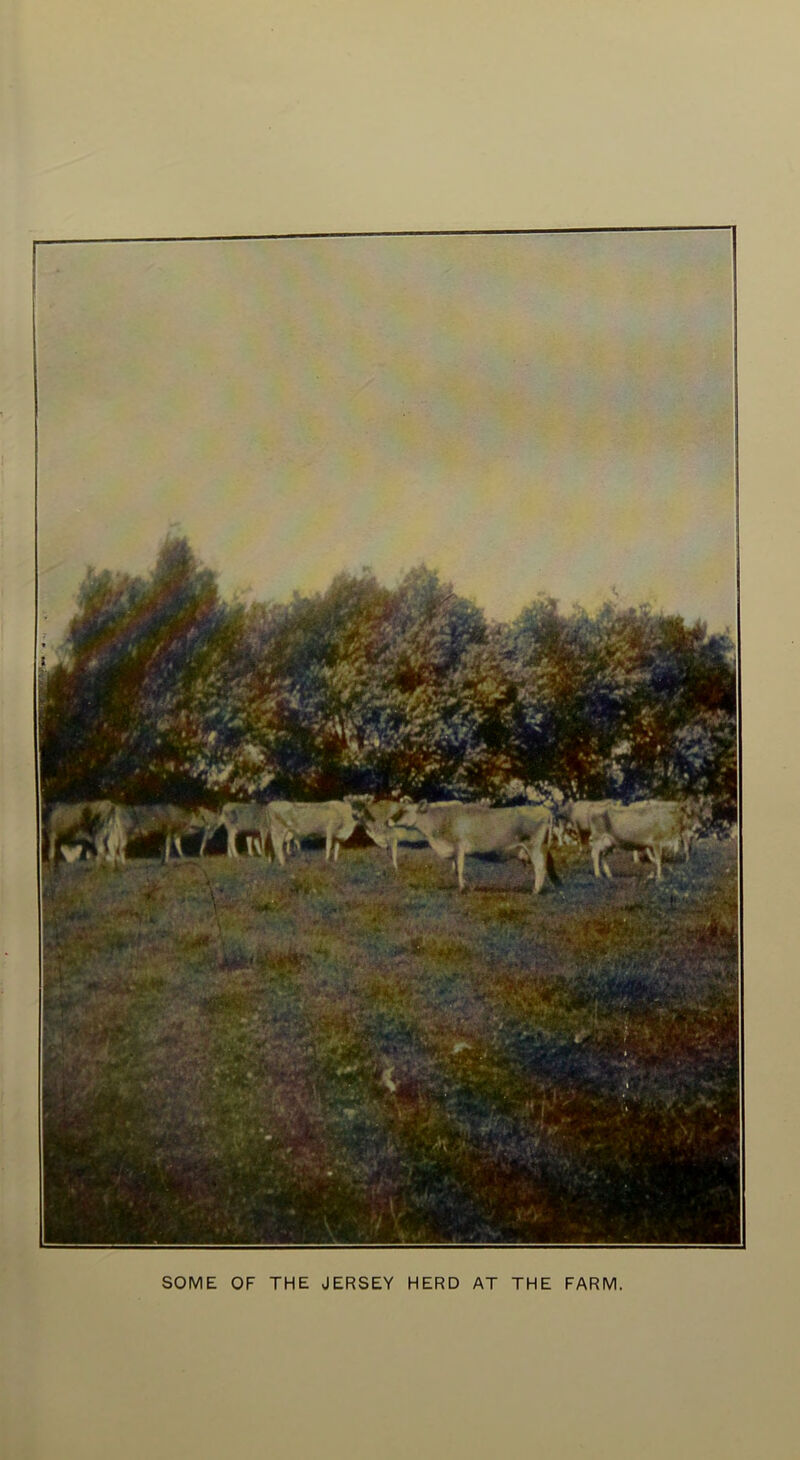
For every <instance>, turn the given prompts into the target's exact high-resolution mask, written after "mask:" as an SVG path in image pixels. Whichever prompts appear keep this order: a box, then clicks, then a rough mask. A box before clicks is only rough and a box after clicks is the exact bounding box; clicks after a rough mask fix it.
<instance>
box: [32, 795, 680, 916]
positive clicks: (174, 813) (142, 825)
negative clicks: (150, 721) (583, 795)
mask: <svg viewBox="0 0 800 1460" xmlns="http://www.w3.org/2000/svg"><path fill="white" fill-rule="evenodd" d="M707 822H708V810H707V808H705V807H704V806H703V805H702V803H699V802H697V801H694V800H690V799H686V800H683V801H659V800H650V801H635V802H633V803H631V804H630V805H627V806H626V805H623V804H622V803H620V802H616V801H565V802H563V803H562V804H561V805H560V806H558V807H557V808H554V807H551V806H547V805H539V804H534V805H530V804H529V805H524V806H485V805H476V804H474V803H472V802H461V801H439V802H428V801H419V802H416V803H411V802H408V801H401V800H375V799H371V798H366V797H365V798H356V797H353V798H352V799H351V800H343V801H321V802H319V801H300V802H290V801H270V802H267V803H262V802H245V803H239V802H230V803H229V804H228V805H227V806H224V807H223V808H222V810H221V811H211V810H208V809H207V808H205V807H195V808H193V809H191V810H187V809H186V808H185V807H181V806H172V805H151V806H123V805H120V804H118V803H116V802H113V801H82V802H55V803H53V804H51V805H50V806H48V807H47V808H46V810H45V814H44V833H45V837H46V839H47V850H48V857H49V861H50V863H51V865H53V866H54V865H55V863H56V858H57V855H58V852H59V849H60V850H61V853H62V855H63V856H64V858H65V860H67V861H74V860H75V859H77V858H78V857H80V856H94V857H95V858H96V859H97V862H98V863H102V862H105V863H110V864H111V865H115V866H122V865H124V863H125V860H126V850H127V848H128V846H129V845H130V844H132V843H135V842H136V841H142V840H144V839H146V838H152V837H156V836H157V837H158V838H159V839H160V840H161V841H162V843H163V846H162V861H164V862H166V861H168V860H169V856H170V852H171V850H172V849H173V848H174V850H175V852H176V853H177V855H178V856H179V857H182V856H183V854H184V853H183V846H182V839H183V838H184V837H188V836H192V835H194V836H199V838H200V842H199V855H200V856H201V857H202V856H203V855H204V853H205V850H206V847H207V845H208V842H209V841H210V839H211V838H212V837H213V836H214V835H215V834H216V832H217V831H219V830H222V829H224V831H225V834H226V837H227V851H228V856H229V857H238V855H239V852H238V849H237V838H238V837H240V836H243V837H245V838H246V839H247V850H248V853H250V854H251V855H254V854H258V855H261V856H263V857H268V858H274V859H277V861H278V862H279V863H280V865H281V866H284V865H285V863H286V858H287V855H291V853H292V852H293V851H295V850H297V849H298V848H299V846H300V844H301V843H302V842H303V841H305V840H308V839H312V838H316V839H320V838H324V841H325V859H326V861H330V860H331V859H332V860H333V861H334V862H335V861H336V860H337V859H338V856H339V848H340V846H341V844H342V842H346V841H347V840H348V839H349V838H350V837H351V836H352V834H353V832H354V831H355V829H356V827H357V826H361V827H363V829H364V831H365V832H366V833H367V835H368V836H369V837H370V838H371V840H372V841H373V842H375V843H376V845H377V846H379V847H382V848H384V849H385V850H387V851H389V852H390V854H391V857H392V862H393V865H394V868H395V871H397V865H398V863H397V853H398V847H399V846H401V845H408V846H412V845H416V846H420V845H425V844H426V843H427V844H428V845H429V846H431V847H432V849H433V851H434V852H435V853H436V854H437V855H438V856H440V857H443V858H447V859H448V860H450V861H451V862H452V865H453V870H454V871H455V872H456V873H457V875H458V885H459V888H461V889H462V890H463V888H464V861H465V858H466V857H468V856H481V855H487V854H494V855H505V856H517V857H519V858H520V859H521V860H523V861H525V862H528V863H529V864H530V865H531V867H532V869H533V889H534V892H541V890H542V887H543V886H544V884H545V881H546V879H547V877H548V875H549V876H550V877H551V878H552V879H553V880H554V881H557V880H558V879H557V877H556V873H555V868H554V866H553V859H552V851H551V849H552V846H553V844H554V843H556V844H559V845H560V844H562V843H563V842H564V841H565V840H572V841H576V842H578V843H579V844H581V845H582V846H588V847H589V849H590V851H591V855H592V862H593V866H594V874H595V876H596V877H600V876H601V874H605V876H606V877H611V875H612V873H611V868H610V867H609V865H608V854H609V852H611V851H613V850H614V849H615V848H618V849H621V850H624V851H629V852H632V853H633V855H634V858H635V859H638V858H639V857H643V858H644V859H646V860H647V861H649V862H651V863H652V864H653V869H654V871H653V875H654V876H655V877H656V878H658V879H660V878H661V875H662V864H663V861H664V859H665V857H668V856H682V857H684V858H685V859H686V860H687V861H688V859H689V854H690V850H691V846H692V842H693V841H694V839H695V837H696V836H697V835H698V834H699V833H700V832H701V831H702V829H703V827H704V825H707Z"/></svg>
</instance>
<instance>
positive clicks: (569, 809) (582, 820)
mask: <svg viewBox="0 0 800 1460" xmlns="http://www.w3.org/2000/svg"><path fill="white" fill-rule="evenodd" d="M621 805H622V802H621V801H565V802H564V805H563V806H562V807H561V810H560V812H559V817H560V819H561V821H562V823H563V825H564V826H565V827H566V828H567V829H568V830H570V831H572V833H573V834H574V835H575V836H576V837H577V839H578V844H579V846H582V847H587V846H588V845H589V838H590V835H591V832H590V823H591V819H592V817H593V816H597V815H599V814H600V812H601V811H606V810H612V809H613V808H614V807H618V806H621Z"/></svg>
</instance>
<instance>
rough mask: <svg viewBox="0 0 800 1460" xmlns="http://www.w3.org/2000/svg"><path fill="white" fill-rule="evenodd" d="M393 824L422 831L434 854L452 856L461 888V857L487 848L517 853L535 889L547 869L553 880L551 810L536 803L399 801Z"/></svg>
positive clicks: (535, 889) (462, 875)
mask: <svg viewBox="0 0 800 1460" xmlns="http://www.w3.org/2000/svg"><path fill="white" fill-rule="evenodd" d="M391 822H392V825H393V826H403V827H411V828H412V829H413V830H414V831H420V832H422V834H423V836H424V837H425V838H426V840H427V841H428V842H430V845H431V846H432V848H433V850H434V851H435V852H436V855H437V856H439V857H447V858H454V859H455V870H456V872H457V874H458V885H459V888H460V890H461V891H462V892H463V891H464V859H465V857H469V856H476V855H477V856H480V855H482V854H485V853H487V852H504V853H507V854H513V855H522V856H523V857H524V858H525V860H527V861H530V863H531V864H532V866H533V872H534V885H533V890H534V892H541V890H542V888H543V886H544V883H545V878H546V877H547V875H548V874H549V875H550V877H551V878H552V879H553V881H557V880H558V879H557V878H556V875H555V868H554V867H553V859H552V853H551V851H550V827H551V823H552V816H551V813H550V812H549V811H548V810H547V808H546V807H540V806H474V805H467V804H465V803H464V802H461V801H452V802H449V803H445V804H443V805H439V806H429V804H428V802H427V801H420V803H419V805H417V806H404V807H403V808H402V809H401V810H400V811H398V812H395V813H394V814H393V815H392V817H391Z"/></svg>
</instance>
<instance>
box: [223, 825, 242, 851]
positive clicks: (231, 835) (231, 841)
mask: <svg viewBox="0 0 800 1460" xmlns="http://www.w3.org/2000/svg"><path fill="white" fill-rule="evenodd" d="M225 830H226V831H227V833H228V856H229V857H238V855H239V853H238V852H237V850H236V828H235V827H234V826H227V827H226V828H225Z"/></svg>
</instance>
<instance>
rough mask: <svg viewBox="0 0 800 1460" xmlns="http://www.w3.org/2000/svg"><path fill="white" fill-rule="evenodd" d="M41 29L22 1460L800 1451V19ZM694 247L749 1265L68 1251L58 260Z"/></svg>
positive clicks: (35, 45)
mask: <svg viewBox="0 0 800 1460" xmlns="http://www.w3.org/2000/svg"><path fill="white" fill-rule="evenodd" d="M5 29H6V38H7V40H8V45H7V47H6V61H5V65H6V67H7V73H6V74H7V77H8V78H9V83H8V85H7V100H6V128H7V136H8V138H9V141H10V144H11V151H12V154H13V158H14V162H13V165H12V167H11V169H10V170H9V171H8V172H7V174H6V177H7V183H6V198H5V203H6V209H5V211H6V217H7V227H6V231H5V240H4V242H5V248H4V280H3V283H4V314H5V315H6V317H7V319H8V330H7V336H6V338H7V342H8V350H7V353H6V355H5V357H4V361H3V366H4V394H5V396H6V400H7V401H8V402H9V404H8V405H7V407H6V409H5V410H4V442H3V473H4V476H3V528H4V534H3V535H4V544H3V551H4V563H3V570H4V571H3V636H4V638H3V672H4V681H3V717H4V718H3V732H4V741H3V762H2V777H3V780H2V793H3V812H4V825H5V831H6V834H5V836H4V839H3V937H4V964H5V966H6V977H5V981H4V983H5V1012H4V1024H3V1040H4V1047H3V1054H4V1060H3V1070H4V1073H3V1081H4V1088H3V1163H4V1169H3V1188H4V1190H3V1200H4V1213H3V1241H4V1260H5V1268H4V1293H5V1297H4V1310H5V1311H4V1316H6V1317H7V1318H8V1320H9V1321H8V1324H7V1349H6V1363H5V1375H4V1378H5V1383H6V1395H5V1405H4V1409H5V1419H4V1423H5V1424H6V1426H7V1440H6V1450H7V1452H8V1453H9V1454H10V1455H15V1456H16V1455H19V1456H31V1457H32V1460H40V1457H42V1460H50V1457H51V1456H53V1457H54V1456H58V1457H59V1460H61V1457H71V1456H72V1455H75V1456H82V1457H94V1456H97V1457H100V1456H105V1455H108V1454H113V1455H120V1456H122V1457H125V1456H131V1457H134V1456H139V1455H142V1454H148V1455H153V1456H162V1455H163V1456H164V1457H173V1456H176V1455H182V1454H184V1453H185V1454H193V1455H201V1456H203V1455H208V1456H211V1455H216V1454H219V1453H230V1454H232V1455H237V1456H239V1455H241V1456H243V1457H244V1456H249V1455H254V1456H255V1455H261V1454H263V1453H264V1451H265V1449H266V1450H269V1451H270V1452H271V1453H274V1454H276V1455H279V1456H284V1455H285V1456H287V1457H289V1456H306V1455H309V1454H311V1455H316V1454H319V1455H332V1456H339V1455H341V1456H361V1455H367V1454H372V1453H374V1452H375V1451H379V1452H382V1453H385V1454H388V1455H398V1456H399V1455H400V1454H405V1453H406V1452H407V1451H408V1450H409V1449H414V1448H416V1449H417V1450H418V1451H419V1452H420V1453H421V1454H423V1455H430V1456H439V1455H447V1454H450V1453H460V1454H464V1455H467V1456H472V1455H474V1456H483V1455H494V1454H500V1455H505V1454H511V1455H517V1454H519V1455H524V1454H527V1453H529V1452H530V1451H531V1450H533V1449H535V1450H536V1451H537V1452H540V1453H542V1454H544V1455H547V1456H551V1455H552V1456H553V1457H561V1456H571V1455H573V1454H575V1453H578V1452H582V1451H586V1452H587V1453H591V1454H596V1455H598V1456H606V1455H608V1456H612V1455H613V1456H615V1457H618V1456H619V1457H626V1456H631V1457H634V1456H639V1455H641V1454H647V1455H652V1456H654V1457H661V1456H663V1457H664V1460H667V1457H672V1456H674V1455H675V1454H682V1455H687V1456H695V1455H696V1456H698V1457H699V1456H716V1455H718V1454H719V1455H723V1454H726V1455H727V1454H733V1455H741V1456H742V1457H751V1456H752V1457H756V1456H760V1455H762V1454H767V1453H768V1454H770V1455H775V1456H778V1457H780V1456H783V1455H786V1456H788V1455H790V1454H793V1453H794V1450H795V1449H796V1440H795V1433H794V1430H795V1426H794V1423H793V1409H794V1403H793V1400H794V1388H795V1372H796V1350H797V1322H796V1316H795V1302H796V1288H797V1259H796V1255H795V1250H794V1242H793V1238H794V1233H795V1230H796V1225H797V1223H796V1216H797V1212H796V1207H797V1194H796V1177H795V1174H794V1168H795V1157H796V1146H797V1140H796V1122H795V1117H796V1111H797V1105H798V1100H797V1093H798V1092H797V1075H796V1061H795V1060H794V1059H793V1057H792V1056H793V1049H792V1043H791V1041H792V1038H793V1020H792V1017H791V1016H792V1012H793V1009H794V1007H795V1004H796V995H795V994H794V987H795V981H794V979H793V968H792V959H793V952H794V944H795V921H796V913H795V906H796V896H795V895H794V894H793V887H792V879H791V870H792V865H791V864H792V853H791V847H792V840H791V825H792V812H793V809H794V803H795V799H796V787H797V758H796V750H795V736H794V727H795V724H796V719H797V716H796V713H795V711H796V708H797V675H796V673H795V649H794V639H795V635H794V616H795V604H796V591H795V587H794V577H795V573H794V562H793V559H794V552H793V549H794V544H795V541H796V531H795V530H794V528H795V524H796V508H795V504H794V492H793V481H792V476H791V474H790V464H793V462H794V459H795V454H796V453H795V451H794V450H793V448H794V447H795V446H796V439H795V438H796V424H795V423H796V418H797V411H796V405H795V401H794V396H795V393H796V392H795V390H794V383H795V381H796V377H797V364H798V359H797V355H798V343H799V342H798V322H799V321H800V312H799V311H798V303H799V301H798V297H797V296H798V288H797V268H796V261H795V253H796V249H795V246H794V240H795V236H796V225H797V221H798V219H797V212H798V205H797V199H796V189H795V188H794V187H793V176H794V173H793V168H794V154H793V138H794V135H795V132H796V118H797V104H796V100H795V95H794V92H795V87H794V76H793V59H794V56H795V55H796V50H797V43H798V25H797V21H796V19H795V18H794V15H793V14H792V12H791V10H790V8H789V7H788V6H782V5H778V4H774V5H769V6H767V7H766V8H764V7H758V8H756V7H754V6H752V5H741V6H738V7H734V8H733V9H731V8H730V7H721V6H719V7H717V6H713V7H710V8H709V7H704V8H703V9H702V11H701V12H699V13H698V12H697V10H696V9H695V8H693V7H689V6H681V5H678V6H677V7H676V6H674V5H671V6H667V5H653V6H650V7H648V8H646V9H645V10H644V11H643V10H641V9H637V8H635V7H631V6H629V5H624V4H616V5H611V6H609V7H605V8H604V9H603V10H602V13H601V12H598V13H597V14H595V13H593V12H587V11H586V9H585V7H580V6H578V5H567V6H563V5H562V6H558V7H556V6H537V7H534V8H533V9H531V10H530V11H529V12H527V13H522V11H521V10H520V7H517V6H505V7H503V6H501V7H500V8H499V9H498V7H493V8H492V9H491V10H488V9H486V8H485V7H481V6H479V5H472V4H470V5H468V6H467V7H466V8H465V7H464V6H461V7H459V8H458V9H456V7H454V6H452V5H448V4H441V5H434V6H433V7H430V6H428V7H423V6H412V7H411V8H410V9H409V8H408V7H406V8H405V10H404V11H403V12H402V14H401V13H399V12H398V14H396V15H395V14H390V13H389V11H388V9H386V11H385V13H384V11H383V10H382V9H379V10H378V11H377V12H376V11H375V8H374V7H366V6H364V5H362V4H357V3H354V0H349V3H347V4H345V5H344V6H340V7H337V8H336V11H335V12H334V11H331V12H329V13H328V12H325V11H323V10H322V9H320V8H318V7H314V6H307V5H302V4H301V5H300V6H289V5H280V6H273V7H270V8H269V9H268V10H267V11H264V10H263V8H259V7H257V6H255V5H252V4H250V3H249V0H241V3H239V4H238V5H237V6H236V7H235V9H234V11H233V12H232V13H231V12H230V11H228V12H226V13H225V14H224V15H223V13H222V12H221V11H217V10H215V9H214V8H213V7H211V6H209V5H206V4H201V5H200V6H197V5H196V6H193V7H191V8H189V7H186V6H184V7H174V6H173V7H171V8H168V9H167V10H166V11H165V10H164V8H163V7H160V8H156V7H153V6H149V5H145V6H144V7H141V6H140V7H138V8H137V9H136V10H135V11H132V10H130V9H129V8H125V7H122V6H118V5H114V6H112V7H111V8H109V7H108V6H106V7H103V8H102V10H99V9H97V7H94V6H91V5H89V4H88V3H83V0H72V3H68V4H67V3H63V4H62V3H57V4H55V5H50V6H48V7H47V11H46V13H45V12H40V11H37V10H36V8H35V7H33V6H32V5H30V4H27V3H22V4H19V5H18V6H17V7H16V11H15V13H14V14H13V16H11V17H10V18H8V19H7V20H6V27H5ZM9 98H10V100H9ZM658 227H676V228H702V227H706V228H714V227H717V228H734V229H735V230H736V234H735V236H736V258H737V366H738V420H739V436H738V441H739V480H740V514H739V531H740V570H741V662H742V734H743V788H742V789H743V827H744V837H743V845H744V1009H745V1025H744V1027H745V1074H746V1082H745V1101H746V1103H745V1115H746V1125H745V1137H746V1200H747V1229H746V1245H745V1247H744V1249H743V1250H740V1249H737V1248H735V1247H734V1248H730V1249H725V1250H717V1251H710V1250H697V1251H692V1250H688V1249H678V1250H665V1249H662V1250H625V1249H624V1248H617V1249H614V1250H602V1251H594V1252H593V1251H592V1250H591V1249H584V1250H574V1251H567V1250H563V1249H553V1250H549V1251H548V1250H547V1248H537V1249H531V1250H528V1251H525V1252H513V1251H508V1250H500V1249H497V1250H494V1251H492V1250H489V1249H482V1250H475V1251H469V1250H465V1249H453V1250H450V1251H448V1250H436V1249H433V1248H432V1249H425V1250H414V1249H410V1248H409V1249H400V1248H397V1249H393V1250H390V1251H387V1250H382V1251H374V1252H370V1251H366V1250H362V1251H355V1250H354V1251H350V1252H349V1253H336V1252H335V1251H308V1250H307V1251H303V1252H291V1251H283V1252H264V1251H251V1250H192V1249H179V1250H174V1249H173V1250H170V1251H166V1250H162V1251H147V1250H141V1249H140V1250H135V1251H133V1250H126V1251H115V1250H113V1249H106V1248H99V1249H97V1248H96V1249H90V1250H79V1249H70V1248H68V1247H65V1248H61V1249H59V1248H48V1249H43V1248H42V1247H41V1246H40V1226H39V1221H40V1203H39V1197H40V1188H39V1183H40V1169H39V1072H38V1047H39V997H38V983H39V971H38V928H39V911H38V887H37V851H38V848H37V804H36V773H35V760H34V742H33V712H32V694H33V683H32V682H33V671H34V666H35V661H36V657H37V653H38V645H37V644H36V642H35V629H34V607H35V585H36V572H37V559H36V546H37V540H36V530H35V528H36V519H35V495H34V484H35V470H34V468H35V447H36V440H35V410H34V372H33V364H34V361H33V330H32V318H33V307H32V306H33V301H32V280H33V271H32V265H33V245H34V243H36V242H39V243H41V242H43V241H46V240H80V239H142V238H151V239H176V238H207V237H221V236H225V237H230V236H254V237H260V236H263V235H264V234H270V235H290V234H319V233H330V234H332V233H339V232H341V233H356V232H373V231H374V232H382V233H393V232H397V233H403V232H407V231H415V230H418V231H421V232H424V231H431V232H433V231H437V230H444V231H447V230H494V229H509V230H515V229H521V230H524V229H537V230H543V229H551V230H556V229H576V230H577V229H590V228H592V229H615V228H658ZM64 429H65V431H68V430H69V423H68V422H67V423H66V424H65V426H64ZM104 510H105V507H104V503H103V502H102V501H98V503H97V511H98V513H102V512H103V511H104ZM91 536H92V528H91V524H89V526H88V527H87V539H88V542H89V543H90V542H91ZM87 551H88V549H87ZM49 561H50V563H51V565H52V566H53V567H54V568H55V563H54V562H53V558H52V555H51V556H50V559H49ZM343 1274H350V1275H357V1276H370V1277H371V1276H375V1277H377V1278H379V1279H380V1278H383V1277H385V1276H391V1277H392V1279H393V1285H392V1289H391V1290H387V1288H386V1286H385V1284H384V1287H383V1290H381V1287H380V1283H378V1284H376V1286H375V1287H374V1288H370V1289H367V1290H363V1289H362V1290H356V1291H352V1290H350V1289H341V1290H339V1289H337V1288H334V1287H333V1286H332V1285H331V1286H327V1287H324V1286H323V1283H324V1282H325V1280H326V1278H328V1277H330V1278H332V1277H333V1276H335V1275H343ZM187 1275H191V1276H192V1277H193V1278H194V1279H195V1287H194V1288H193V1289H192V1290H191V1291H190V1290H188V1289H187V1288H186V1287H184V1286H176V1285H175V1283H174V1281H173V1282H172V1285H171V1286H165V1284H164V1278H165V1277H171V1278H172V1279H174V1278H175V1277H176V1276H177V1277H186V1276H187ZM581 1276H583V1277H585V1278H586V1279H588V1278H589V1277H591V1276H599V1277H600V1279H601V1280H602V1277H603V1276H605V1277H606V1278H608V1279H610V1278H611V1277H613V1278H614V1279H615V1280H616V1285H615V1286H614V1287H611V1285H610V1282H609V1286H608V1287H607V1289H606V1290H605V1291H602V1290H593V1289H592V1288H590V1287H588V1286H587V1287H586V1288H581V1287H579V1286H578V1284H577V1278H578V1277H581ZM209 1277H213V1279H214V1284H213V1285H212V1286H211V1287H209V1285H208V1282H207V1279H208V1278H209ZM437 1277H438V1278H439V1279H441V1280H443V1281H441V1282H440V1284H439V1285H434V1282H433V1279H434V1278H437ZM200 1278H202V1280H203V1281H202V1284H200V1283H199V1281H198V1279H200ZM409 1278H411V1279H412V1280H415V1279H419V1284H420V1285H419V1286H414V1285H413V1283H412V1285H411V1286H410V1285H409V1281H408V1280H409ZM515 1278H519V1279H522V1278H524V1279H525V1283H524V1285H523V1286H520V1285H518V1284H517V1282H515ZM543 1278H546V1279H548V1280H549V1286H548V1287H546V1288H545V1289H544V1290H542V1279H543ZM568 1278H571V1279H573V1281H572V1282H571V1283H570V1284H569V1285H568V1284H567V1279H568ZM303 1279H304V1280H305V1281H301V1280H303ZM423 1279H430V1280H431V1282H430V1285H428V1284H424V1285H423ZM456 1279H457V1280H458V1281H457V1284H456V1281H455V1280H456ZM476 1279H480V1280H481V1285H480V1286H478V1285H476ZM490 1279H492V1280H493V1281H492V1282H490ZM534 1279H536V1284H535V1285H534V1283H533V1280H534ZM529 1280H530V1285H529ZM306 1283H307V1286H306Z"/></svg>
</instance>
